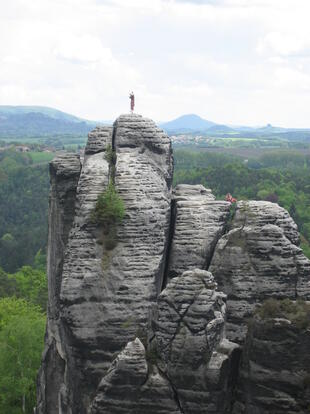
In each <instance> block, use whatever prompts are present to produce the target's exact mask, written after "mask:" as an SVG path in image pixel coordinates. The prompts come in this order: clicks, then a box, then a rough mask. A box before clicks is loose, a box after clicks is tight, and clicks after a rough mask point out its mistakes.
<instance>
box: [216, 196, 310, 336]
mask: <svg viewBox="0 0 310 414" xmlns="http://www.w3.org/2000/svg"><path fill="white" fill-rule="evenodd" d="M298 240H299V236H298V232H297V226H296V224H295V223H294V222H293V220H292V219H291V217H290V216H289V214H288V213H287V211H285V210H284V209H283V208H281V207H279V206H278V205H277V204H273V203H269V202H264V201H249V202H240V203H238V207H237V211H236V215H235V218H234V220H233V221H232V226H231V230H230V231H229V232H228V233H227V234H225V235H224V236H223V237H222V238H221V239H220V240H219V242H218V244H217V246H216V248H215V252H214V256H213V259H212V262H211V266H210V271H211V272H212V273H213V275H214V277H215V279H216V281H217V282H218V285H219V289H220V290H222V291H223V292H225V293H226V294H227V308H228V311H227V336H228V338H229V339H230V340H233V341H238V342H242V341H243V340H244V337H245V335H246V331H247V325H246V321H247V319H248V318H250V317H251V316H252V314H253V310H254V308H255V306H256V305H257V304H258V303H261V302H262V301H263V300H264V299H267V298H269V297H275V298H291V299H295V298H297V297H300V298H304V299H306V298H310V261H309V260H308V259H307V258H306V257H305V256H304V254H303V252H302V250H301V249H300V248H299V247H298V246H297V245H296V243H298Z"/></svg>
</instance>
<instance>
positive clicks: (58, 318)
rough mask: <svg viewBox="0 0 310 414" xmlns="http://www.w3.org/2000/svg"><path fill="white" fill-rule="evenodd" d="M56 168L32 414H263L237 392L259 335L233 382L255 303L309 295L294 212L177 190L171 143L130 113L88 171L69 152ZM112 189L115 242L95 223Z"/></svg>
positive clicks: (97, 145) (102, 141)
mask: <svg viewBox="0 0 310 414" xmlns="http://www.w3.org/2000/svg"><path fill="white" fill-rule="evenodd" d="M50 171H51V193H50V213H49V245H48V280H49V305H48V322H47V332H46V344H45V351H44V354H43V360H42V366H41V370H40V373H39V378H38V405H37V408H36V412H37V414H54V413H55V414H56V413H62V414H67V413H68V414H86V413H90V414H101V413H103V414H108V413H109V414H120V413H129V414H130V413H132V414H142V413H151V414H155V413H156V414H157V413H158V414H168V413H169V414H170V413H171V414H172V413H173V414H202V413H203V414H209V413H217V414H232V413H234V414H237V412H238V409H240V413H243V414H252V413H255V414H256V413H257V414H260V413H265V412H267V411H263V409H262V406H260V405H259V404H258V403H257V404H256V402H255V403H252V402H251V403H247V402H245V401H250V400H251V398H252V394H253V392H252V391H253V390H256V388H255V386H254V385H253V384H252V386H251V387H252V388H251V389H250V391H249V389H245V388H244V387H243V384H244V382H245V381H246V378H247V377H246V375H245V372H246V369H247V368H245V367H248V366H251V367H252V366H253V364H252V362H251V361H252V359H253V357H252V354H251V352H254V353H256V352H258V348H255V346H256V345H255V343H256V342H255V341H256V339H253V341H252V342H251V341H250V343H251V344H254V345H255V346H254V345H253V346H254V348H253V347H252V348H251V346H252V345H251V346H250V345H249V342H247V345H246V349H247V350H248V349H249V351H247V352H244V353H243V356H242V365H241V376H239V368H238V367H239V359H240V354H241V352H242V346H243V344H244V339H245V336H246V333H247V319H248V318H250V317H251V316H252V315H253V312H254V309H255V306H256V305H259V304H260V303H261V302H262V301H263V300H264V299H266V298H268V297H274V298H283V297H288V298H291V299H296V298H303V299H309V298H310V262H309V260H308V259H306V257H305V256H304V255H303V253H302V251H301V249H300V248H299V247H298V243H299V236H298V232H297V227H296V225H295V223H294V222H293V220H292V219H291V218H290V216H289V214H288V213H287V212H286V211H285V210H284V209H282V208H280V207H279V206H277V205H276V204H272V203H268V202H258V201H250V202H239V203H238V205H237V207H236V211H235V209H234V208H232V206H231V205H230V203H228V202H226V201H218V200H215V198H214V196H213V195H212V193H211V191H210V190H207V189H205V188H204V187H203V186H201V185H197V186H189V185H179V186H177V187H176V188H175V189H174V190H173V191H172V173H173V159H172V151H171V143H170V139H169V138H168V137H167V136H166V135H165V134H164V133H163V131H161V130H160V129H158V128H157V127H156V125H155V124H154V123H153V122H152V121H151V120H148V119H146V118H143V117H141V116H139V115H135V114H130V115H122V116H120V117H119V118H118V119H117V120H116V121H115V123H114V126H113V127H98V128H96V129H95V130H94V131H92V132H91V133H90V134H89V138H88V143H87V146H86V148H85V156H84V158H83V162H82V165H81V162H80V160H79V158H78V157H77V156H75V155H64V156H62V157H60V158H58V159H56V160H54V161H53V162H52V163H51V166H50ZM111 181H112V182H113V183H114V184H115V187H116V190H117V192H118V194H119V195H120V197H121V198H122V199H123V202H124V204H125V209H126V213H125V217H124V220H123V221H122V223H120V224H119V225H118V226H117V227H116V228H115V229H114V230H115V231H114V233H113V239H112V240H111V239H110V238H111V235H110V234H109V232H107V231H106V229H105V228H104V227H102V226H99V225H98V224H97V223H95V222H94V220H93V219H92V213H93V211H94V208H95V205H96V201H97V199H98V196H99V195H100V194H101V193H102V192H103V191H104V190H105V189H106V188H107V187H108V185H109V183H110V182H111ZM226 318H227V322H226ZM285 329H286V328H285ZM285 329H284V330H285ZM226 331H227V337H228V338H226ZM258 332H259V329H258ZM275 332H276V331H275ZM279 335H280V333H279ZM290 335H291V334H290ZM291 336H292V335H291ZM276 340H277V338H275V340H274V341H273V342H272V343H273V345H272V346H275V349H277V343H276ZM230 341H236V342H238V344H236V343H234V342H230ZM247 341H248V340H247ZM294 341H295V342H296V341H297V342H298V338H297V336H295V337H294V335H293V342H294ZM295 342H294V343H295ZM261 346H262V347H263V343H262V344H261ZM270 349H273V348H272V347H271V348H270ZM296 349H301V348H298V346H297V345H296ZM253 350H254V351H253ZM270 352H271V351H270ZM283 352H284V351H283ZM251 358H252V359H251ZM262 366H263V363H262ZM277 369H278V370H280V367H277V368H274V372H275V374H274V375H276V373H277ZM292 369H293V368H292ZM255 375H256V374H255ZM255 375H254V378H258V374H257V377H255ZM257 381H258V382H259V379H258V380H257ZM262 384H263V382H262ZM264 387H265V385H262V387H261V388H260V389H259V390H260V392H262V393H263V391H262V390H263V389H265V388H264ZM271 387H274V384H271ZM275 387H276V386H275ZM280 388H281V387H280ZM268 392H269V391H268ZM281 392H282V391H281ZM251 393H252V394H251ZM266 393H267V391H266ZM266 395H267V394H266ZM253 398H254V397H253ZM266 398H267V397H266ZM273 398H274V399H275V400H276V399H277V398H278V399H281V395H280V393H279V392H278V391H277V390H276V388H275V391H274V393H273ZM246 399H247V400H246ZM251 401H252V400H251ZM265 401H267V399H265ZM264 404H265V403H264ZM298 404H299V403H298ZM274 406H277V407H282V406H281V404H280V403H279V404H278V405H277V403H274ZM238 407H239V408H238ZM283 407H284V406H283ZM281 409H282V408H281ZM281 409H279V411H278V413H281V412H282V411H281ZM251 410H253V411H251ZM255 410H256V411H255ZM283 412H284V411H283ZM292 412H295V411H292ZM296 412H299V411H296ZM275 413H276V411H274V414H275Z"/></svg>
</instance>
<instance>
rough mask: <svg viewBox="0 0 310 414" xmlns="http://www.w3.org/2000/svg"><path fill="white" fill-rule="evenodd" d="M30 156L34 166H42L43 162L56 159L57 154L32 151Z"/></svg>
mask: <svg viewBox="0 0 310 414" xmlns="http://www.w3.org/2000/svg"><path fill="white" fill-rule="evenodd" d="M29 155H30V157H31V159H32V161H33V163H34V164H40V163H42V162H49V161H51V160H52V159H53V158H54V157H55V153H53V152H37V151H31V152H29Z"/></svg>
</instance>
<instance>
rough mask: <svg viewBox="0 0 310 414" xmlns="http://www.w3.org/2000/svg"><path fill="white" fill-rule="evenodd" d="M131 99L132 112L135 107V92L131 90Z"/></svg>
mask: <svg viewBox="0 0 310 414" xmlns="http://www.w3.org/2000/svg"><path fill="white" fill-rule="evenodd" d="M129 99H130V112H131V113H132V112H133V110H134V109H135V95H134V94H133V92H130V94H129Z"/></svg>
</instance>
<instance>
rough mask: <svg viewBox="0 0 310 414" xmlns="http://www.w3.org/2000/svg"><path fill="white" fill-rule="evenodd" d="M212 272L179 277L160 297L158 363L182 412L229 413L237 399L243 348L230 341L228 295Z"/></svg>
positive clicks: (156, 313) (155, 322) (156, 331)
mask: <svg viewBox="0 0 310 414" xmlns="http://www.w3.org/2000/svg"><path fill="white" fill-rule="evenodd" d="M216 286H217V284H216V282H215V281H214V278H213V276H212V274H211V273H209V272H207V271H205V270H200V269H195V270H191V271H187V272H184V273H183V274H182V275H181V276H179V277H175V278H173V279H172V280H171V281H170V282H169V284H168V285H167V287H166V289H164V290H163V291H162V292H161V294H160V295H159V297H158V305H157V307H156V309H155V310H154V315H153V330H154V335H155V336H154V342H155V344H153V346H155V349H156V351H157V353H158V356H159V358H160V359H159V361H158V365H159V366H160V367H161V369H162V370H163V372H165V374H166V375H167V377H168V378H169V379H170V381H171V383H172V384H173V388H174V389H175V391H176V395H177V396H178V400H179V403H180V407H181V409H182V413H185V414H195V413H202V412H203V413H206V414H208V413H218V414H220V413H226V412H229V411H228V409H229V408H230V404H231V398H232V391H233V390H232V387H233V385H232V382H231V381H230V380H231V375H232V374H231V373H232V370H230V368H231V367H232V366H235V367H236V369H237V366H238V358H239V352H238V346H237V345H236V344H233V343H231V342H229V341H227V340H226V339H225V337H224V324H225V312H226V305H225V299H226V296H225V295H224V294H223V293H221V292H217V291H216V290H215V289H216Z"/></svg>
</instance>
